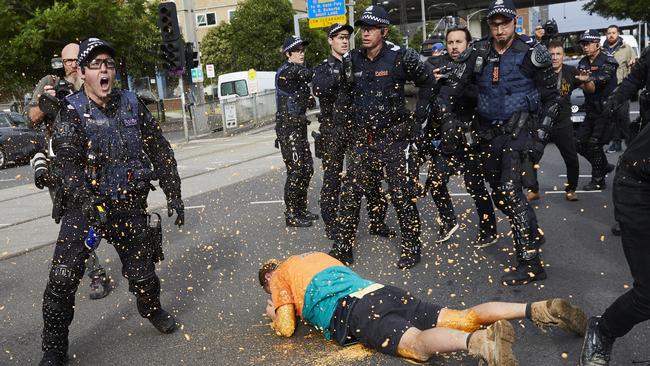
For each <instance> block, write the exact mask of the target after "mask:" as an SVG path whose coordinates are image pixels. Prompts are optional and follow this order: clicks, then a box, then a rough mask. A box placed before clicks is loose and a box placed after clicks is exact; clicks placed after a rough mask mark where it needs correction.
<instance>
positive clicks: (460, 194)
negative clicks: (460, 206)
mask: <svg viewBox="0 0 650 366" xmlns="http://www.w3.org/2000/svg"><path fill="white" fill-rule="evenodd" d="M449 195H450V196H453V197H457V196H469V193H449Z"/></svg>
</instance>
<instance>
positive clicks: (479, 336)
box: [467, 320, 517, 366]
mask: <svg viewBox="0 0 650 366" xmlns="http://www.w3.org/2000/svg"><path fill="white" fill-rule="evenodd" d="M514 341H515V330H514V329H513V328H512V325H510V323H509V322H508V321H507V320H499V321H497V322H496V323H494V324H492V325H490V326H489V327H487V329H481V330H477V331H476V332H474V333H472V336H471V338H470V339H469V345H468V347H467V348H468V349H467V350H468V351H469V354H471V355H474V356H478V357H480V358H481V359H482V361H483V362H479V365H485V363H486V362H487V365H488V366H517V358H516V357H515V354H514V353H513V352H512V342H514Z"/></svg>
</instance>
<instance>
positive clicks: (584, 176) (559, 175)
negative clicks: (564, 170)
mask: <svg viewBox="0 0 650 366" xmlns="http://www.w3.org/2000/svg"><path fill="white" fill-rule="evenodd" d="M558 177H560V178H566V174H558ZM578 177H580V178H591V174H580V175H578ZM605 177H609V174H607V175H605Z"/></svg>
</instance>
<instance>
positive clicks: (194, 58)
mask: <svg viewBox="0 0 650 366" xmlns="http://www.w3.org/2000/svg"><path fill="white" fill-rule="evenodd" d="M197 67H199V53H198V52H197V51H195V50H194V43H192V42H187V43H185V68H187V69H188V70H190V69H195V68H197Z"/></svg>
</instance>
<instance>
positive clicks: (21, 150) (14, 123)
mask: <svg viewBox="0 0 650 366" xmlns="http://www.w3.org/2000/svg"><path fill="white" fill-rule="evenodd" d="M44 147H45V134H44V133H43V132H42V131H40V130H35V129H31V128H29V127H27V123H26V121H25V117H23V115H21V114H19V113H15V112H0V169H2V168H5V167H6V166H7V165H8V164H9V162H15V163H26V162H28V161H29V159H31V157H32V156H34V154H35V153H37V152H38V151H41V150H43V149H44Z"/></svg>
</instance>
